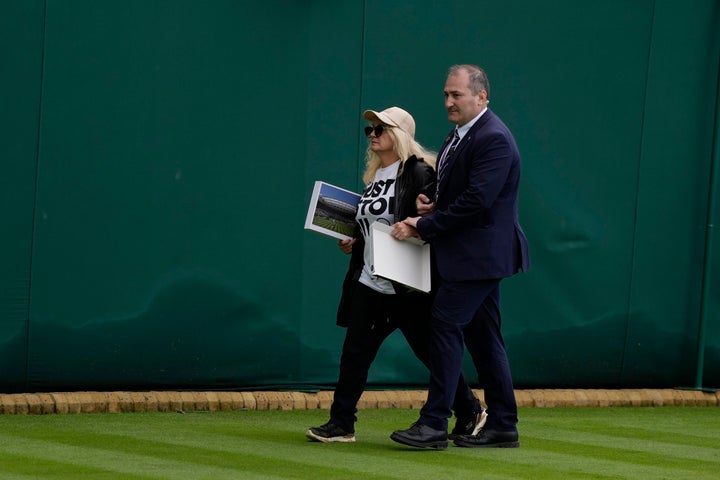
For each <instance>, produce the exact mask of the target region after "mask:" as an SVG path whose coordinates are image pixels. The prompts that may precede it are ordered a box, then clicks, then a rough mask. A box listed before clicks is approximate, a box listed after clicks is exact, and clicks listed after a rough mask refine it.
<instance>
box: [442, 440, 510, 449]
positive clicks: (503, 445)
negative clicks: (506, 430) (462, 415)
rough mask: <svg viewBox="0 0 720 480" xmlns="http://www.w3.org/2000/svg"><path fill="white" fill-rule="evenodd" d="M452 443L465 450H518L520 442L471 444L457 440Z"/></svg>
mask: <svg viewBox="0 0 720 480" xmlns="http://www.w3.org/2000/svg"><path fill="white" fill-rule="evenodd" d="M454 443H455V445H457V446H458V447H465V448H520V442H498V443H472V442H464V441H463V440H462V439H461V438H458V439H456V440H455V442H454Z"/></svg>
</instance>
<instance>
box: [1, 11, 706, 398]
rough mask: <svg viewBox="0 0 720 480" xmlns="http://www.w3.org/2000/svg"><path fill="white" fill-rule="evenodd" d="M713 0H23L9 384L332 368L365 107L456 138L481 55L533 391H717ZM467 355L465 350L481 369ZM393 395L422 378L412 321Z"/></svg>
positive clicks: (222, 378)
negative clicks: (519, 159) (342, 245)
mask: <svg viewBox="0 0 720 480" xmlns="http://www.w3.org/2000/svg"><path fill="white" fill-rule="evenodd" d="M718 25H720V3H718V2H717V1H715V0H693V1H690V2H685V3H678V2H675V1H670V0H656V1H653V0H644V1H635V2H626V1H623V0H608V1H604V2H594V1H576V0H555V1H548V2H536V1H533V0H512V1H507V2H489V1H484V0H462V1H455V2H447V3H445V2H436V1H432V0H408V1H393V2H387V1H381V0H365V1H361V0H355V1H345V2H335V1H328V0H308V1H303V2H299V1H291V0H276V1H267V2H250V1H241V0H216V1H212V2H201V1H197V0H123V1H114V0H106V1H102V2H97V1H94V0H75V1H72V2H69V1H63V0H9V1H4V2H2V4H1V5H0V87H1V88H0V182H1V183H0V187H1V188H0V214H1V216H0V218H2V227H1V228H2V230H1V233H2V234H1V235H0V391H5V392H15V391H43V390H71V389H83V390H94V389H164V388H188V389H191V388H217V389H221V388H222V389H225V388H233V389H240V388H245V389H250V388H294V389H311V388H315V387H317V386H327V385H332V383H333V382H334V381H335V379H336V376H337V364H338V360H339V351H340V347H341V343H342V338H343V330H342V329H340V328H338V327H336V326H335V318H334V317H335V308H336V304H337V300H338V296H339V290H340V283H341V279H342V276H343V274H344V271H345V267H346V262H347V257H345V256H344V255H343V254H341V253H340V252H339V250H338V249H337V247H336V245H335V241H334V240H332V239H330V238H327V237H324V236H321V235H319V234H316V233H313V232H308V231H305V230H304V229H303V222H304V218H305V212H306V208H307V203H308V201H309V198H310V194H311V192H312V185H313V182H314V181H315V180H325V181H328V182H331V183H334V184H336V185H340V186H343V187H346V188H350V189H354V190H357V189H359V188H360V186H361V180H360V173H361V171H362V168H363V167H362V157H363V152H364V149H365V139H364V138H363V136H362V134H361V127H362V126H364V125H365V122H364V121H362V120H361V118H360V113H361V111H362V110H363V109H365V108H373V109H381V108H385V107H387V106H391V105H398V106H402V107H403V108H406V109H407V110H409V111H410V112H412V113H413V114H414V116H415V118H416V121H417V124H418V129H417V130H418V131H417V138H418V139H419V140H420V141H421V142H422V143H424V144H426V145H428V146H430V147H432V148H433V149H438V148H439V146H440V144H441V142H442V140H443V138H444V136H445V134H446V132H447V131H448V130H449V128H450V124H448V122H447V119H446V115H445V112H444V110H443V96H442V87H443V85H444V80H445V74H446V71H447V68H448V66H450V65H451V64H454V63H477V64H479V65H481V66H483V67H485V69H486V70H487V72H488V74H489V77H490V82H491V92H490V98H491V108H492V109H493V110H494V111H495V112H496V113H498V114H499V115H500V116H501V117H502V118H503V119H504V120H505V122H506V123H507V124H508V125H509V126H510V128H511V129H512V130H513V132H514V133H515V135H516V139H517V142H518V144H519V146H520V149H521V153H522V156H523V162H524V164H523V179H522V183H521V212H520V215H521V222H522V224H523V226H524V227H525V231H526V234H527V236H528V238H529V241H530V247H531V255H532V269H531V270H530V271H529V272H528V273H526V274H523V275H519V276H516V277H514V278H512V279H510V280H507V281H506V282H504V284H503V285H504V287H503V308H504V319H503V322H504V323H503V325H504V330H505V333H506V340H507V344H508V349H509V354H510V357H511V362H512V367H513V374H514V379H515V382H516V385H517V386H518V387H526V388H528V387H540V386H546V387H561V386H562V387H623V386H625V387H627V386H633V387H642V386H652V387H675V386H688V387H693V386H695V387H698V386H700V385H704V386H715V387H717V386H720V248H719V247H720V245H718V243H719V241H718V240H717V237H716V236H715V235H714V234H713V228H714V223H717V221H718V219H717V214H715V213H714V205H713V203H714V198H716V197H715V193H714V192H715V190H716V189H717V188H718V186H717V180H716V178H717V168H716V167H713V165H714V164H716V163H717V156H718V148H719V146H718V145H717V142H718V134H717V131H718V128H717V122H718V118H717V115H718V93H717V92H718V66H719V63H720V61H719V58H720V29H718ZM468 365H470V363H469V362H468ZM370 382H371V384H372V386H375V387H393V386H398V387H399V386H415V385H416V386H421V387H422V386H425V385H426V382H427V372H426V371H425V370H424V369H423V368H422V367H421V366H420V364H419V362H418V361H417V360H416V359H415V358H414V357H413V356H412V354H411V352H410V350H409V348H408V347H407V346H406V345H405V343H404V341H403V339H402V337H400V336H399V335H397V336H393V337H391V339H390V340H389V341H388V343H387V344H386V345H385V346H384V348H383V349H382V351H381V353H380V355H379V358H378V359H377V361H376V363H375V364H374V366H373V369H372V371H371V377H370Z"/></svg>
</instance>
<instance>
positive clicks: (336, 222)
mask: <svg viewBox="0 0 720 480" xmlns="http://www.w3.org/2000/svg"><path fill="white" fill-rule="evenodd" d="M359 203H360V195H359V194H357V193H355V192H351V191H350V190H345V189H344V188H340V187H336V186H335V185H331V184H329V183H325V182H321V181H319V180H318V181H316V182H315V185H314V187H313V194H312V197H311V198H310V206H309V207H308V212H307V216H306V217H305V228H306V229H307V230H312V231H315V232H318V233H322V234H323V235H328V236H330V237H334V238H339V239H341V240H345V239H349V238H353V236H354V234H355V226H356V222H355V214H356V213H357V209H358V204H359Z"/></svg>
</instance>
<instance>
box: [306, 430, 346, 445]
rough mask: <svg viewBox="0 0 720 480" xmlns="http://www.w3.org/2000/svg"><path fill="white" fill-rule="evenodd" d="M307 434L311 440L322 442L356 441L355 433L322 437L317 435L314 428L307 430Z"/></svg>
mask: <svg viewBox="0 0 720 480" xmlns="http://www.w3.org/2000/svg"><path fill="white" fill-rule="evenodd" d="M305 436H306V437H307V438H309V439H310V440H314V441H316V442H322V443H351V442H354V441H355V435H349V436H343V437H321V436H320V435H315V434H314V433H313V432H312V430H308V431H307V432H305Z"/></svg>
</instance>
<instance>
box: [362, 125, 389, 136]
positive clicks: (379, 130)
mask: <svg viewBox="0 0 720 480" xmlns="http://www.w3.org/2000/svg"><path fill="white" fill-rule="evenodd" d="M386 128H390V127H388V126H387V125H376V126H374V127H371V126H369V125H368V126H367V127H365V136H366V137H369V136H370V134H371V133H373V132H374V133H375V138H377V137H379V136H380V135H382V134H383V132H384V131H385V129H386Z"/></svg>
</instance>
